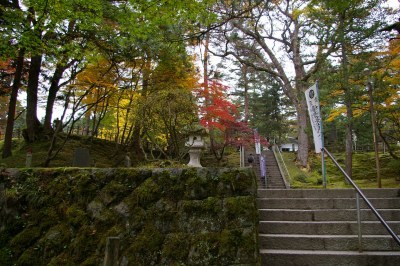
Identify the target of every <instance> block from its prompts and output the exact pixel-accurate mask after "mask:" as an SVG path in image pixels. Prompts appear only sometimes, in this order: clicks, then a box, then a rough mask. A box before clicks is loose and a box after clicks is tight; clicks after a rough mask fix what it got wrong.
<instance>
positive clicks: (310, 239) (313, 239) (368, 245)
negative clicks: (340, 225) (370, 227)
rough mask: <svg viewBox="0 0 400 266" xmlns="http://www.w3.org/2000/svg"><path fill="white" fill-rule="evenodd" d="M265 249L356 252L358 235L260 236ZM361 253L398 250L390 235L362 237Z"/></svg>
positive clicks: (398, 247)
mask: <svg viewBox="0 0 400 266" xmlns="http://www.w3.org/2000/svg"><path fill="white" fill-rule="evenodd" d="M259 239H260V245H261V246H262V247H263V248H265V249H303V250H331V251H332V250H338V251H339V250H344V251H345V250H348V251H358V250H359V246H358V235H303V234H279V235H276V234H260V235H259ZM361 245H362V250H363V251H390V250H400V246H399V245H398V244H397V243H396V241H395V240H394V239H393V238H392V237H391V236H390V235H365V236H362V241H361Z"/></svg>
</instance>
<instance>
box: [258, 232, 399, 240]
mask: <svg viewBox="0 0 400 266" xmlns="http://www.w3.org/2000/svg"><path fill="white" fill-rule="evenodd" d="M258 236H259V237H282V238H293V237H296V238H329V239H332V238H338V239H340V238H358V235H331V234H329V235H305V234H264V233H261V234H258ZM362 238H371V239H375V238H380V239H382V238H386V239H392V236H390V235H363V236H362Z"/></svg>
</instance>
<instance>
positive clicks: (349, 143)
mask: <svg viewBox="0 0 400 266" xmlns="http://www.w3.org/2000/svg"><path fill="white" fill-rule="evenodd" d="M343 16H344V15H342V16H341V17H340V24H341V25H342V26H341V27H344V17H343ZM341 34H342V36H341V43H340V44H341V47H342V54H341V57H342V58H341V60H342V62H341V70H342V88H343V90H344V93H345V96H344V97H345V105H346V118H347V124H346V162H345V167H346V169H345V170H346V173H347V175H348V176H349V177H350V178H351V177H352V173H353V109H352V95H351V88H350V86H349V73H348V71H349V70H348V58H347V45H346V43H345V38H344V34H345V33H344V32H343V29H342V32H341ZM345 181H346V182H347V179H345Z"/></svg>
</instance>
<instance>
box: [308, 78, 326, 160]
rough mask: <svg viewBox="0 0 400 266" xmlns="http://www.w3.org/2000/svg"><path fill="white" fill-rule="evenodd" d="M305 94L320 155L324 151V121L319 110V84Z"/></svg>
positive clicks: (315, 142) (316, 146)
mask: <svg viewBox="0 0 400 266" xmlns="http://www.w3.org/2000/svg"><path fill="white" fill-rule="evenodd" d="M305 94H306V101H307V107H308V114H309V115H310V122H311V126H312V130H313V136H314V145H315V152H316V153H320V152H321V149H322V120H321V112H320V109H319V99H318V87H317V83H315V84H314V85H312V86H311V87H310V88H308V89H307V90H306V91H305Z"/></svg>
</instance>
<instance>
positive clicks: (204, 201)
mask: <svg viewBox="0 0 400 266" xmlns="http://www.w3.org/2000/svg"><path fill="white" fill-rule="evenodd" d="M120 170H121V171H120ZM41 171H42V170H41V169H35V170H30V169H26V170H23V171H22V172H23V173H22V174H20V176H19V177H18V178H15V179H13V182H11V181H7V183H6V189H7V190H10V191H13V193H12V197H11V196H9V198H10V199H12V201H13V204H11V205H12V210H10V212H9V216H7V219H3V220H2V221H7V223H6V228H5V229H4V230H3V231H2V237H1V238H0V243H1V244H2V245H1V246H0V255H1V256H2V257H0V262H3V261H4V263H3V264H4V265H7V263H8V262H7V261H8V260H11V262H10V263H11V264H19V265H28V264H29V263H30V264H29V265H99V264H100V263H101V261H102V258H103V257H104V249H105V240H106V238H107V237H108V236H119V237H120V238H121V255H122V256H123V257H124V258H126V260H127V262H128V264H131V265H146V264H149V265H156V264H157V265H160V264H161V265H216V264H217V265H221V264H222V265H232V264H238V263H239V264H253V262H254V261H255V260H254V259H253V258H252V257H251V255H253V256H254V252H255V250H257V246H256V244H257V243H256V242H255V240H254V239H256V234H257V232H256V226H255V224H256V223H257V220H256V216H257V209H256V206H255V189H254V188H255V185H254V175H253V173H251V172H250V171H248V170H247V169H246V170H243V171H242V170H238V169H217V168H213V169H207V168H203V169H194V168H185V169H162V170H155V171H154V172H152V171H150V170H143V169H104V170H101V169H77V168H59V169H49V170H46V173H45V174H44V175H43V176H44V177H43V178H42V177H41V174H40V173H41ZM0 174H1V173H0ZM7 180H8V179H7ZM10 180H11V179H10ZM10 202H11V201H10ZM9 207H11V206H9ZM10 221H11V222H12V224H11V223H9V222H10ZM14 225H16V226H14ZM0 226H3V225H0ZM13 226H14V227H13ZM246 232H247V233H246ZM3 233H5V234H4V237H3ZM252 236H255V237H253V238H252ZM244 245H246V246H244ZM247 245H248V246H247ZM8 249H9V250H8ZM10 252H11V253H10ZM9 254H11V255H12V256H11V255H9ZM235 255H236V257H235ZM244 257H246V259H243V258H244ZM1 259H2V260H3V261H1ZM249 261H250V263H248V262H249ZM254 264H256V263H254ZM0 265H2V263H0Z"/></svg>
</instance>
